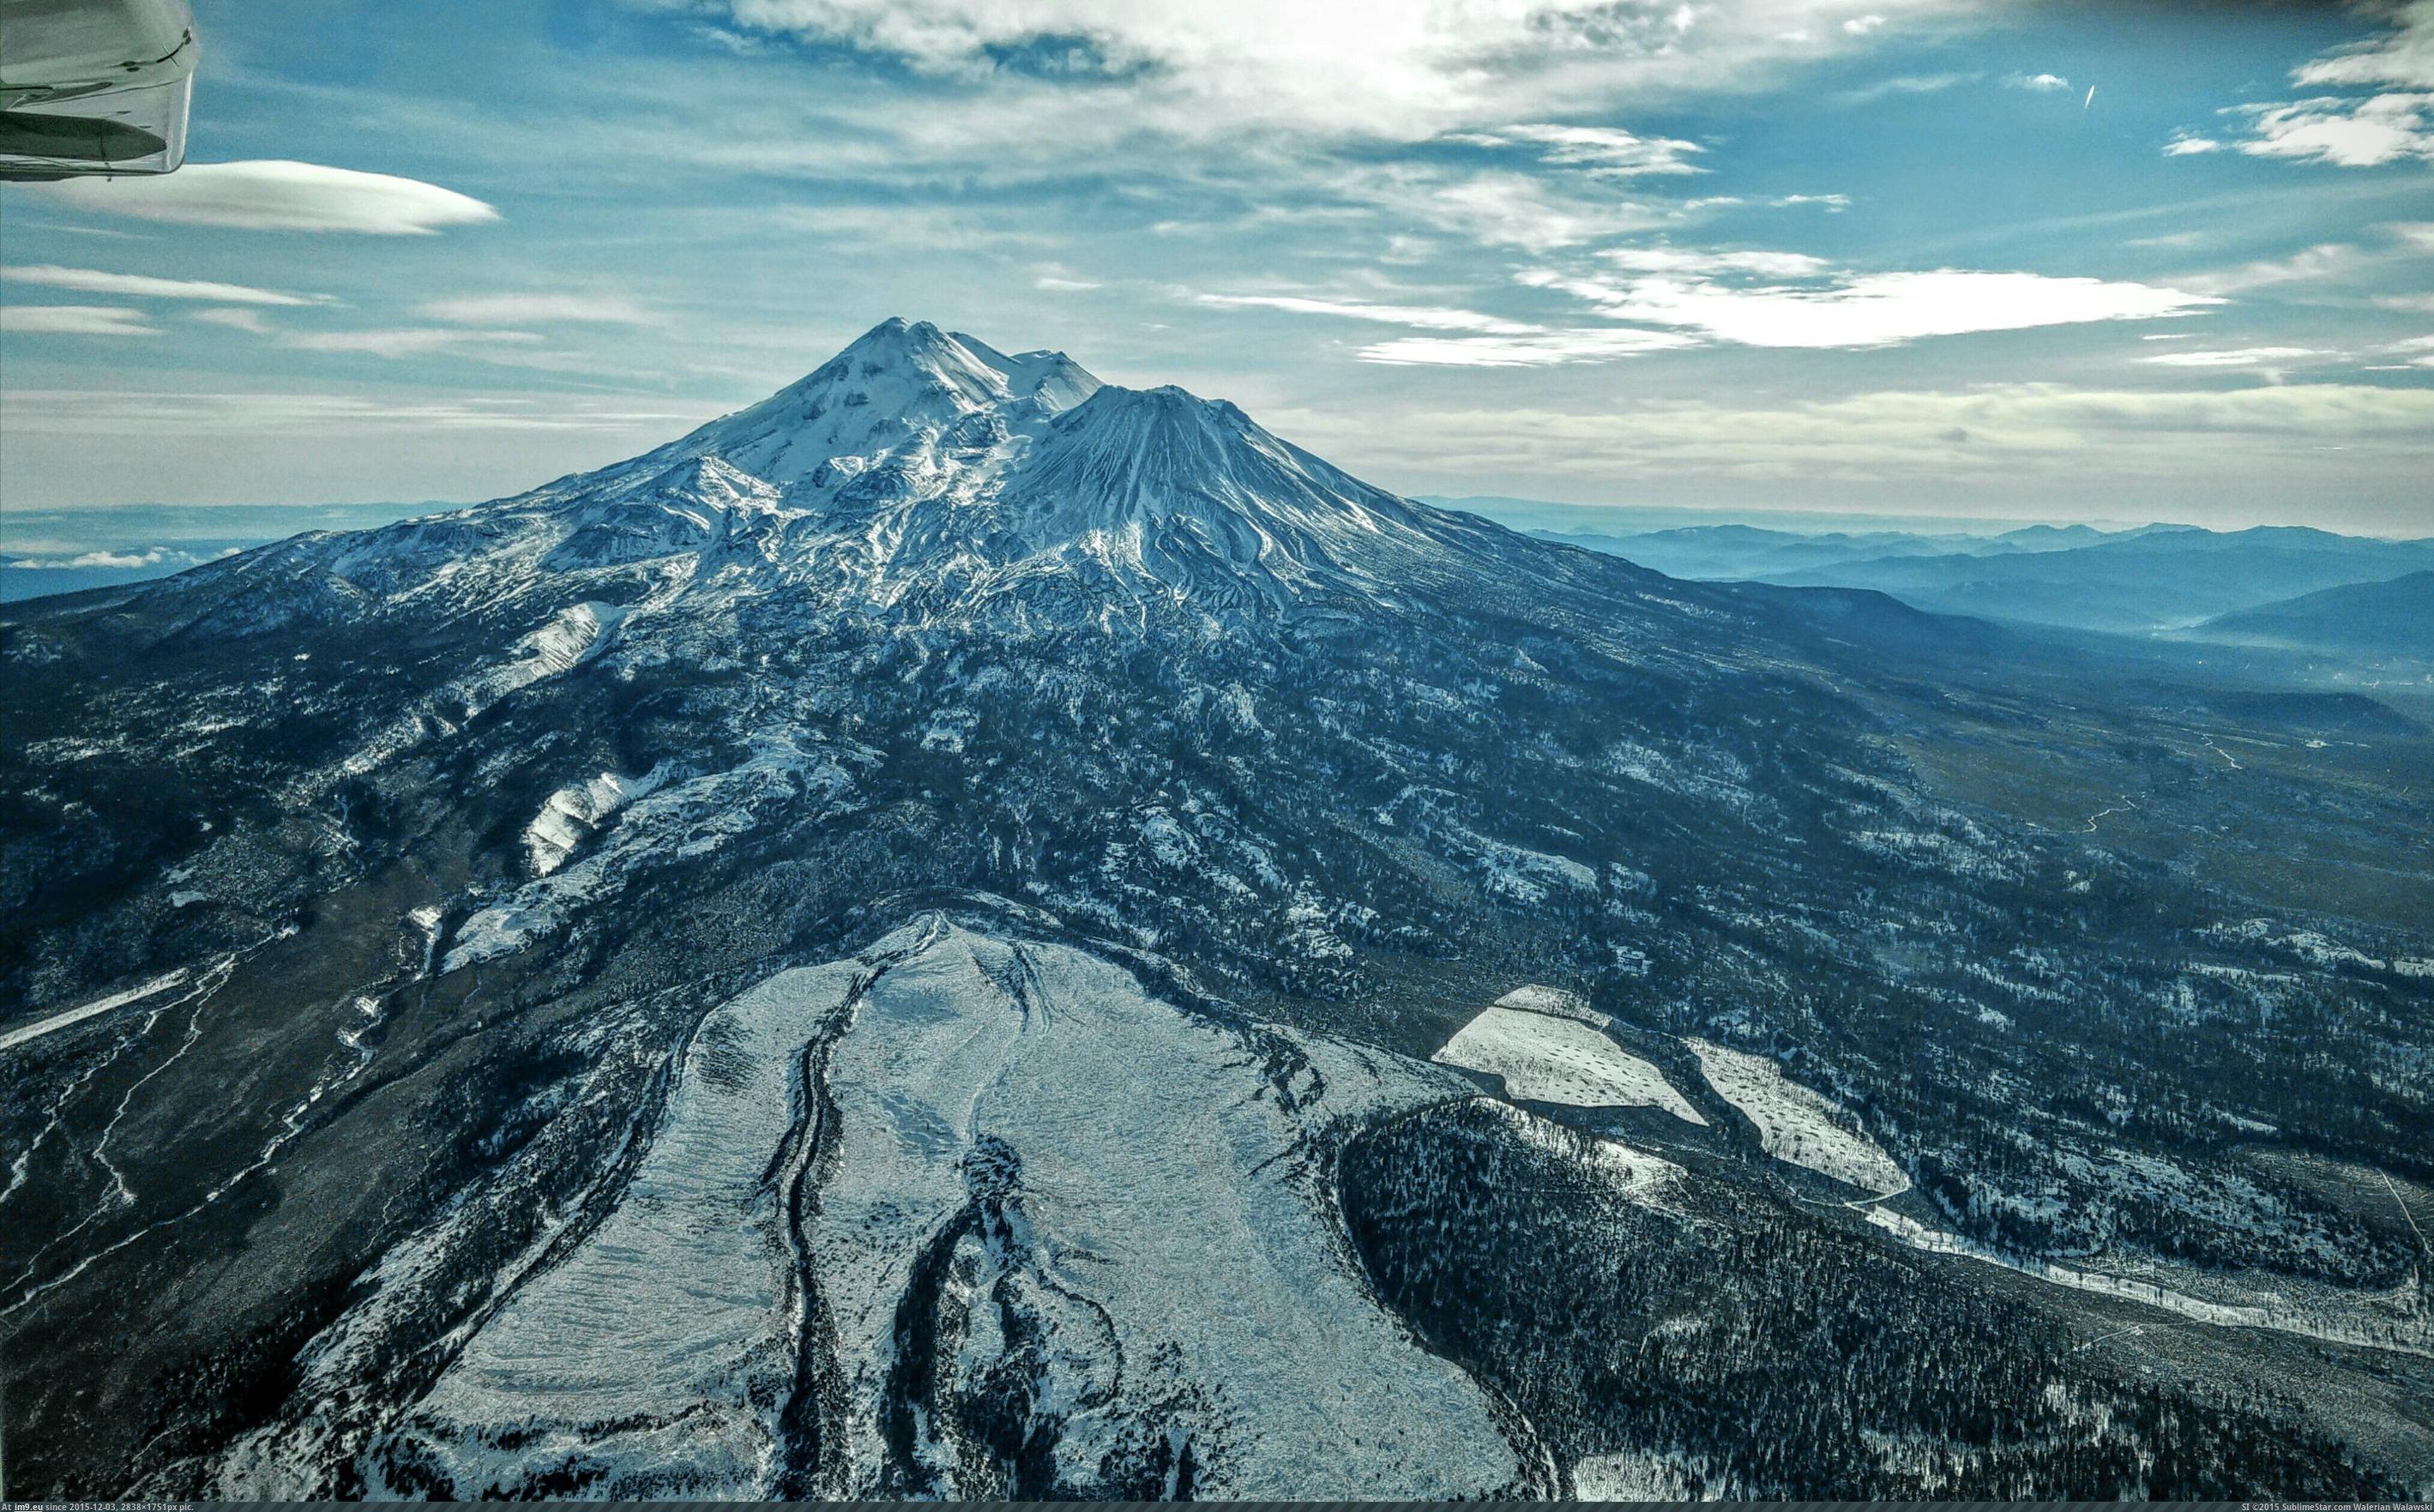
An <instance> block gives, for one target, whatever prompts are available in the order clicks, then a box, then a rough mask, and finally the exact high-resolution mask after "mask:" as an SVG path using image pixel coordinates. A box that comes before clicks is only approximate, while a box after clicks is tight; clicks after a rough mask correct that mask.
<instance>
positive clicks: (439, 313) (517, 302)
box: [420, 293, 659, 326]
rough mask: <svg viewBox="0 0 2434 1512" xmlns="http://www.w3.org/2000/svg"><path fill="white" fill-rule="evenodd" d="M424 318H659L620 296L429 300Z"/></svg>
mask: <svg viewBox="0 0 2434 1512" xmlns="http://www.w3.org/2000/svg"><path fill="white" fill-rule="evenodd" d="M420 309H421V313H422V315H423V316H424V317H425V318H428V319H433V320H443V321H446V322H448V323H450V324H452V325H478V326H502V325H652V324H656V323H657V322H658V319H659V318H658V317H657V316H655V315H653V314H652V313H651V312H650V311H648V310H645V309H643V307H642V306H641V305H639V304H636V303H635V302H634V301H631V300H629V299H626V297H625V296H623V295H619V294H552V293H532V294H474V295H468V296H465V297H463V298H459V299H453V300H427V301H424V302H423V303H422V305H421V306H420Z"/></svg>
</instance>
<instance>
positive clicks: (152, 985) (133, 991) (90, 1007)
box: [0, 968, 186, 1050]
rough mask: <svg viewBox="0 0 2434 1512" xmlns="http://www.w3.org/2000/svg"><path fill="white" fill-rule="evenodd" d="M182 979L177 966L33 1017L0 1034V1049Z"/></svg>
mask: <svg viewBox="0 0 2434 1512" xmlns="http://www.w3.org/2000/svg"><path fill="white" fill-rule="evenodd" d="M185 979H186V972H185V970H184V969H183V968H180V969H179V970H177V971H171V972H170V973H168V974H167V975H166V976H156V977H154V978H153V979H152V980H151V981H149V982H146V983H145V984H143V985H142V986H141V987H130V988H128V989H127V990H126V991H124V992H112V993H111V995H110V996H108V997H106V998H95V999H94V1000H93V1001H92V1002H91V1003H88V1004H85V1005H83V1006H81V1007H75V1008H70V1009H68V1010H67V1011H66V1012H64V1013H54V1014H52V1015H51V1016H50V1017H48V1018H46V1019H36V1020H35V1021H34V1022H31V1023H28V1024H22V1025H20V1026H18V1027H17V1028H14V1029H11V1030H9V1032H7V1033H6V1034H0V1050H14V1049H15V1048H17V1047H18V1046H19V1045H22V1044H24V1043H26V1041H27V1040H40V1039H41V1038H42V1037H43V1036H44V1035H46V1034H50V1033H53V1032H55V1031H57V1030H60V1029H64V1028H66V1027H67V1026H68V1025H70V1024H72V1023H81V1022H84V1021H85V1020H87V1019H90V1018H92V1017H94V1015H96V1014H102V1013H108V1012H109V1011H110V1010H111V1009H112V1008H123V1007H125V1006H126V1005H129V1004H130V1003H141V1002H143V1001H144V1000H145V999H146V998H148V997H150V996H152V994H154V993H155V992H165V991H167V990H168V989H169V988H173V987H176V986H177V985H178V984H179V983H180V982H183V981H184V980H185Z"/></svg>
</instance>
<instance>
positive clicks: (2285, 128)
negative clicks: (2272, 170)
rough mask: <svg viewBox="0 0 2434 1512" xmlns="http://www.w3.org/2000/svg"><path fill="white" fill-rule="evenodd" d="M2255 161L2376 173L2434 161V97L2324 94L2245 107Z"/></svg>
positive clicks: (2246, 148) (2245, 147) (2248, 145)
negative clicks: (2384, 166)
mask: <svg viewBox="0 0 2434 1512" xmlns="http://www.w3.org/2000/svg"><path fill="white" fill-rule="evenodd" d="M2240 111H2241V112H2242V113H2244V114H2246V115H2247V116H2248V117H2249V129H2250V131H2251V133H2252V135H2251V136H2250V138H2249V140H2247V141H2245V142H2242V143H2241V144H2240V145H2239V150H2240V151H2242V152H2245V153H2247V154H2249V155H2250V156H2252V157H2259V158H2294V159H2298V160H2300V161H2302V162H2310V163H2331V164H2333V165H2334V166H2336V167H2341V168H2371V167H2374V166H2377V165H2378V164H2381V163H2395V162H2398V161H2400V160H2402V159H2404V158H2420V159H2428V160H2434V94H2424V93H2420V94H2376V95H2373V96H2370V97H2369V98H2366V99H2354V98H2349V97H2346V96H2339V95H2324V96H2321V97H2319V98H2315V99H2305V100H2298V101H2294V102H2292V103H2289V104H2286V105H2249V106H2242V107H2240Z"/></svg>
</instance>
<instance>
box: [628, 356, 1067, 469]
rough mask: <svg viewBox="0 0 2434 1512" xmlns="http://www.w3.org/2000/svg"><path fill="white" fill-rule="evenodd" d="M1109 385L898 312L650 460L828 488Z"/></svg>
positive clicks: (1058, 361) (1023, 420) (1047, 359)
mask: <svg viewBox="0 0 2434 1512" xmlns="http://www.w3.org/2000/svg"><path fill="white" fill-rule="evenodd" d="M1098 387H1099V380H1098V379H1097V378H1095V377H1093V376H1091V374H1090V373H1089V372H1088V371H1087V370H1085V369H1083V368H1082V367H1081V366H1080V365H1079V364H1078V363H1075V362H1074V361H1073V360H1072V359H1071V358H1070V357H1067V356H1066V355H1065V354H1064V353H1063V352H1023V353H1021V354H1020V355H1017V356H1011V357H1010V356H1007V355H1006V354H1005V353H1003V352H999V351H998V350H997V349H996V348H994V347H991V346H990V345H989V344H988V343H986V342H985V341H982V340H980V339H978V338H977V337H974V336H968V335H960V334H958V333H953V332H948V331H942V330H940V329H939V328H938V327H937V326H935V325H933V324H932V323H930V322H929V321H927V320H907V319H905V318H903V317H901V316H890V317H888V318H886V319H884V320H882V321H880V322H879V323H878V324H877V325H875V326H872V327H871V328H870V329H869V330H867V331H866V332H864V333H863V334H862V335H859V336H857V337H855V338H854V339H853V340H852V341H851V342H849V343H848V344H847V345H846V346H845V347H844V349H843V350H841V351H839V352H837V354H836V355H835V356H833V357H831V358H830V359H829V360H828V361H826V362H824V363H822V364H820V365H819V366H818V367H817V368H815V369H813V370H812V371H811V372H809V373H807V374H805V375H804V376H803V377H801V378H798V379H797V380H796V381H795V382H793V383H791V384H788V385H787V386H786V387H783V388H780V389H779V390H778V391H777V392H776V393H774V394H771V395H770V396H769V397H768V398H766V399H764V400H763V401H761V402H760V403H759V404H754V405H751V406H750V407H748V408H746V409H740V410H737V411H736V412H735V413H733V414H731V415H725V416H721V417H720V418H719V419H717V420H714V421H711V422H710V423H709V424H707V425H704V426H702V427H701V428H700V429H699V430H696V431H694V433H693V434H691V435H690V436H686V437H684V438H681V439H678V440H677V441H673V442H671V443H669V444H668V445H667V446H664V447H661V448H660V449H659V450H658V451H656V452H653V453H651V454H650V455H649V456H647V457H644V458H643V459H641V460H642V461H643V462H644V463H647V464H650V465H652V466H653V467H654V468H658V467H664V466H666V465H668V464H669V463H672V462H677V461H681V460H683V459H685V458H688V457H694V456H715V457H718V458H720V459H722V460H724V461H726V462H728V463H729V464H730V465H732V466H734V467H736V468H738V469H740V470H742V471H743V472H747V473H750V474H751V475H752V476H754V477H757V478H761V479H763V480H764V481H766V482H768V483H770V484H773V485H775V486H777V487H780V488H786V487H790V486H793V485H797V484H801V483H806V482H811V483H813V484H814V485H815V486H817V485H818V484H820V483H821V481H822V480H832V479H835V478H840V477H848V478H849V477H852V476H856V475H859V474H861V473H863V472H866V471H868V470H870V469H871V468H872V467H874V466H876V465H877V464H878V463H879V462H880V461H881V460H882V459H883V458H884V457H887V456H889V455H896V454H900V453H901V452H902V451H903V450H904V449H905V448H906V447H907V446H913V445H924V444H931V443H935V442H936V441H938V440H939V438H941V437H945V436H949V435H953V436H956V437H959V438H980V437H986V435H988V434H990V433H991V432H992V430H993V428H1004V427H1013V426H1020V425H1024V424H1031V423H1037V422H1039V421H1045V420H1046V419H1048V418H1049V417H1050V416H1053V415H1055V414H1057V413H1059V412H1060V411H1063V410H1065V409H1067V408H1070V407H1071V406H1072V405H1074V404H1080V403H1082V402H1083V401H1084V400H1086V399H1088V397H1089V396H1090V395H1091V394H1092V393H1093V392H1095V391H1096V390H1097V389H1098ZM975 421H978V423H977V424H976V423H975ZM992 421H994V426H993V424H992Z"/></svg>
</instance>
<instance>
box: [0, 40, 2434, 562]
mask: <svg viewBox="0 0 2434 1512" xmlns="http://www.w3.org/2000/svg"><path fill="white" fill-rule="evenodd" d="M196 15H197V26H198V31H199V33H200V37H201V42H202V62H201V66H200V68H199V70H198V72H197V80H196V87H195V94H194V113H193V119H192V123H191V129H190V134H189V159H188V164H187V166H186V167H185V168H183V169H182V170H180V172H179V173H177V174H175V175H173V176H170V177H167V178H164V179H158V180H134V179H122V180H79V181H74V182H69V183H63V184H54V185H17V184H10V185H7V186H4V187H0V506H5V507H8V508H11V509H76V508H79V507H91V506H97V505H109V504H120V503H129V502H165V503H177V504H232V503H245V504H288V503H292V504H305V503H310V504H330V503H350V504H351V503H359V502H364V501H377V500H399V501H419V500H449V501H471V500H478V499H483V498H488V497H493V496H497V495H502V494H506V493H510V492H514V491H517V490H522V489H525V488H529V487H531V486H533V485H535V484H538V483H540V482H542V481H545V480H547V479H549V478H551V477H555V476H557V475H559V474H562V473H565V472H574V471H578V470H581V469H585V468H589V467H593V466H597V465H600V464H603V463H606V462H609V461H612V460H616V459H618V458H621V457H624V456H626V455H632V454H634V453H636V452H639V451H642V450H644V449H646V448H647V447H649V446H652V445H654V444H657V443H658V442H660V441H662V440H665V439H667V438H671V437H673V436H675V435H677V434H679V433H681V432H682V431H684V430H686V429H688V428H690V427H691V426H692V425H694V424H695V423H697V422H699V421H703V420H706V419H709V418H711V416H714V415H717V414H720V413H723V412H726V411H728V410H731V409H735V408H738V407H741V406H743V405H745V404H749V403H751V402H752V401H754V400H756V399H758V398H760V397H761V396H763V394H765V393H767V392H768V391H770V390H771V389H773V388H776V387H780V386H781V385H782V384H784V383H786V382H788V381H790V380H792V379H793V378H795V377H797V376H799V375H800V374H802V373H804V372H806V371H808V370H810V369H813V368H814V367H816V366H818V365H819V363H820V362H821V361H822V360H823V359H825V358H826V357H827V356H828V355H830V354H831V353H832V352H834V351H835V350H836V349H837V348H839V347H841V346H843V345H844V344H845V343H847V342H848V341H849V340H851V339H852V338H853V337H854V336H855V335H857V334H859V333H860V332H862V331H863V330H865V329H866V328H868V327H869V326H871V325H872V324H874V323H876V322H877V321H879V320H880V319H882V318H884V317H887V316H890V315H902V316H905V317H908V318H926V319H931V320H934V321H936V322H938V323H939V324H941V325H943V326H946V327H948V328H950V329H955V330H964V331H968V332H970V333H972V334H974V335H978V336H980V337H981V338H982V339H984V340H986V341H987V342H988V343H990V344H991V345H993V346H996V347H998V348H1000V349H1002V350H1005V351H1020V350H1028V349H1035V348H1043V347H1045V348H1054V349H1057V350H1061V351H1064V352H1069V353H1070V354H1071V355H1072V356H1073V357H1074V358H1075V359H1076V360H1077V361H1080V362H1081V363H1082V364H1084V365H1085V366H1086V367H1088V368H1089V369H1092V370H1093V371H1095V372H1096V373H1098V374H1099V375H1100V376H1101V377H1102V378H1104V379H1106V380H1108V381H1110V382H1115V383H1123V384H1131V385H1137V386H1143V387H1146V386H1151V385H1156V384H1161V383H1179V384H1181V385H1183V386H1184V387H1188V388H1190V389H1191V390H1192V391H1194V392H1196V393H1200V394H1203V395H1206V396H1208V397H1212V398H1224V399H1229V400H1232V401H1234V402H1235V403H1236V404H1240V405H1242V406H1243V408H1244V409H1245V410H1247V411H1248V412H1250V414H1251V415H1252V416H1253V417H1254V418H1256V419H1258V420H1259V421H1261V422H1262V423H1264V424H1265V425H1267V426H1268V427H1269V428H1270V429H1271V430H1274V431H1276V432H1277V433H1278V434H1280V435H1282V436H1284V437H1286V438H1289V439H1292V440H1294V441H1296V442H1299V443H1300V444H1302V445H1304V446H1307V447H1309V448H1311V450H1313V451H1316V452H1318V453H1319V454H1321V455H1325V456H1327V457H1328V458H1329V459H1330V460H1332V461H1334V462H1336V463H1338V464H1340V465H1342V466H1345V467H1346V468H1348V469H1349V470H1351V471H1353V472H1357V473H1359V474H1361V475H1362V476H1363V477H1366V478H1368V479H1370V480H1371V481H1373V482H1376V483H1378V484H1380V485H1382V486H1384V487H1387V488H1390V489H1394V490H1398V491H1401V492H1405V493H1430V494H1447V495H1468V494H1500V495H1511V496H1520V497H1527V498H1538V499H1549V500H1557V501H1565V502H1570V503H1576V504H1589V505H1600V504H1613V505H1628V506H1634V507H1695V508H1703V509H1714V510H1730V509H1741V510H1751V509H1765V510H1818V511H1835V512H1848V511H1852V510H1867V511H1870V512H1873V513H1878V514H1891V515H1913V514H1914V515H1921V516H1928V515H1931V516H1936V517H1940V518H1947V519H1948V518H1950V517H1955V516H1963V517H1986V518H2001V519H2005V520H2023V519H2037V520H2053V521H2073V520H2101V521H2112V522H2139V521H2147V520H2177V521H2185V522H2189V523H2194V524H2209V525H2217V526H2224V527H2236V526H2242V525H2248V524H2314V525H2321V526H2323V527H2325V528H2329V529H2339V530H2349V531H2360V532H2374V533H2380V534H2408V535H2434V0H2406V3H2398V0H2378V3H2368V4H2361V5H2355V6H2344V5H2340V4H2297V3H2291V4H2282V5H2275V4H2248V5H2237V4H2230V3H2222V0H2217V3H2213V4H2198V3H2182V4H2163V3H2155V4H2136V3H2131V0H2117V3H2103V0H2071V3H2063V0H2055V3H2049V4H2041V3H2033V0H2028V3H2024V0H2000V3H1997V0H1704V3H1703V0H1426V3H1410V4H1382V3H1378V0H1330V3H1326V4H1311V3H1310V0H1232V3H1229V4H1226V5H1222V6H1219V5H1210V4H1207V3H1205V0H482V3H479V4H476V3H472V0H433V3H431V4H427V5H412V6H401V5H395V4H390V3H379V4H372V3H354V0H198V3H197V5H196Z"/></svg>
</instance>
